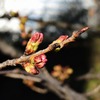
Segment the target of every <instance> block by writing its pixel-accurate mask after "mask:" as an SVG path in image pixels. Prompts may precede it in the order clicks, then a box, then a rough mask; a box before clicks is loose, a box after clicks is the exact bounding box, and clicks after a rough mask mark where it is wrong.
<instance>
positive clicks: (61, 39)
mask: <svg viewBox="0 0 100 100" xmlns="http://www.w3.org/2000/svg"><path fill="white" fill-rule="evenodd" d="M67 38H68V35H61V36H60V37H59V38H58V39H57V40H55V41H54V42H53V43H52V44H55V43H62V42H63V41H64V40H66V39H67ZM62 47H63V45H62V44H60V47H58V48H56V49H55V50H56V51H59V50H60V49H61V48H62Z"/></svg>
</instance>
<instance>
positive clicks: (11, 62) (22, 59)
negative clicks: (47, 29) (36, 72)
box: [0, 27, 89, 69]
mask: <svg viewBox="0 0 100 100" xmlns="http://www.w3.org/2000/svg"><path fill="white" fill-rule="evenodd" d="M88 29H89V28H88V27H85V28H82V29H81V30H79V31H77V32H73V34H72V36H71V37H69V38H68V39H66V40H65V41H63V42H62V43H55V44H54V43H51V44H50V45H49V46H48V47H47V48H46V49H43V50H40V51H38V52H36V53H33V54H31V55H29V56H21V57H20V58H16V59H13V60H7V61H5V62H3V63H0V69H1V68H4V67H6V66H15V65H16V64H21V63H22V62H25V61H27V60H28V59H29V58H30V57H31V56H33V57H36V56H38V55H40V54H45V53H47V52H50V51H52V50H54V49H55V48H57V47H61V48H62V47H64V45H65V44H68V43H70V42H73V41H74V40H75V39H76V38H77V37H78V36H79V35H80V34H81V33H83V32H85V31H87V30H88Z"/></svg>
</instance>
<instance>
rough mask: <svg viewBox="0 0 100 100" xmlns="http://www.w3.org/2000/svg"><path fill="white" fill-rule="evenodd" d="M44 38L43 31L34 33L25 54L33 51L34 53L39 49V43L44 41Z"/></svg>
mask: <svg viewBox="0 0 100 100" xmlns="http://www.w3.org/2000/svg"><path fill="white" fill-rule="evenodd" d="M42 40H43V34H42V33H39V32H36V33H34V34H33V36H32V37H31V39H30V40H29V42H28V43H27V46H26V49H25V54H26V55H29V54H31V53H34V52H35V51H36V50H37V48H38V46H39V44H40V43H41V42H42Z"/></svg>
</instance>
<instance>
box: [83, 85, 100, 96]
mask: <svg viewBox="0 0 100 100" xmlns="http://www.w3.org/2000/svg"><path fill="white" fill-rule="evenodd" d="M99 91H100V85H98V86H97V87H96V88H94V89H93V90H91V91H90V92H87V93H85V95H86V96H92V95H95V94H96V93H98V92H99Z"/></svg>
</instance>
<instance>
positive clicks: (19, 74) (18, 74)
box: [0, 69, 42, 82]
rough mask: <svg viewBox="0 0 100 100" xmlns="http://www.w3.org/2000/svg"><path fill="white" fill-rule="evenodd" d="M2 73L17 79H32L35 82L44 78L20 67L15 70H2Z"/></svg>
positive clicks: (0, 72)
mask: <svg viewBox="0 0 100 100" xmlns="http://www.w3.org/2000/svg"><path fill="white" fill-rule="evenodd" d="M0 74H1V75H4V76H6V77H10V78H15V79H23V80H25V79H26V80H31V81H34V82H41V81H42V79H41V78H40V77H38V76H36V75H34V76H33V75H31V74H28V73H27V72H25V71H22V70H20V69H14V70H8V71H7V70H6V71H0Z"/></svg>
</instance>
